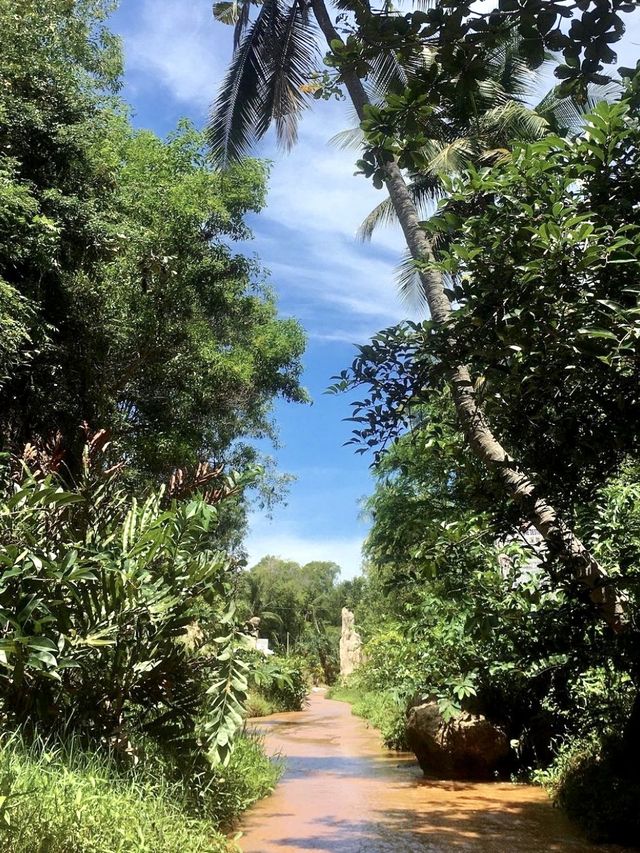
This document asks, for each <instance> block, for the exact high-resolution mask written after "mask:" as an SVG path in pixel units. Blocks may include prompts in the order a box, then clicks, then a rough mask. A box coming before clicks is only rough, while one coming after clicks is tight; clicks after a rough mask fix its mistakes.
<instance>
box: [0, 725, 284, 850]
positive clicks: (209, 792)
mask: <svg viewBox="0 0 640 853" xmlns="http://www.w3.org/2000/svg"><path fill="white" fill-rule="evenodd" d="M279 774H280V768H279V767H278V766H277V765H274V764H273V763H271V762H269V760H268V759H267V758H266V756H265V755H264V752H263V751H262V748H261V744H260V741H259V740H258V739H256V738H253V737H247V738H240V739H239V740H238V743H237V747H236V750H235V752H234V754H233V756H232V759H231V762H230V764H229V766H228V767H226V768H224V769H220V770H215V771H213V772H212V773H210V774H207V779H206V783H203V782H197V781H195V780H192V781H191V782H189V780H177V781H170V780H169V779H168V775H167V773H163V772H162V765H161V764H160V763H158V762H153V764H151V763H149V766H146V767H145V766H143V765H142V764H141V765H138V766H137V767H135V768H133V769H129V770H128V771H127V772H122V771H120V770H118V768H117V767H116V766H115V764H114V763H113V761H110V760H109V759H108V758H106V757H104V756H100V755H99V754H87V753H84V752H82V751H80V750H78V749H77V748H76V747H75V746H73V745H72V746H71V747H68V748H66V749H65V750H61V749H57V750H51V749H47V748H46V747H44V746H42V745H38V746H36V747H30V748H27V747H25V746H24V745H23V744H22V743H20V741H19V739H18V738H17V737H13V738H6V739H5V741H4V743H3V744H2V746H1V747H0V853H134V851H135V853H228V851H232V850H236V849H237V848H236V847H235V846H234V845H233V844H232V843H231V842H229V841H228V840H227V839H226V838H225V836H224V835H223V834H222V833H221V832H220V830H219V827H221V826H223V827H227V828H228V827H229V826H230V825H231V824H232V823H233V821H234V820H235V819H236V818H237V817H238V815H239V814H240V812H241V811H243V810H244V809H245V808H247V807H248V806H249V805H251V803H253V802H255V800H256V799H259V798H260V797H262V796H264V795H266V794H268V793H269V792H270V791H271V790H272V789H273V787H274V785H275V784H276V782H277V779H278V777H279Z"/></svg>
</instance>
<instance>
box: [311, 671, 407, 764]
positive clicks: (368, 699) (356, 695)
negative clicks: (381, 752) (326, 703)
mask: <svg viewBox="0 0 640 853" xmlns="http://www.w3.org/2000/svg"><path fill="white" fill-rule="evenodd" d="M327 698H329V699H337V700H338V701H339V702H348V703H349V704H350V705H351V711H352V713H353V714H355V716H356V717H362V718H363V719H365V720H367V722H369V723H371V725H372V726H373V727H374V728H376V729H378V730H379V732H380V734H381V736H382V741H383V743H384V745H385V746H387V747H389V749H407V748H408V747H407V743H406V735H405V719H406V718H405V707H404V704H403V703H402V702H400V701H399V700H398V698H397V697H396V696H395V695H394V694H393V693H391V692H385V691H376V692H374V691H366V690H362V689H360V688H356V687H352V686H349V685H339V684H337V685H334V686H333V687H331V688H329V690H328V691H327Z"/></svg>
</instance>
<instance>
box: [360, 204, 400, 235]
mask: <svg viewBox="0 0 640 853" xmlns="http://www.w3.org/2000/svg"><path fill="white" fill-rule="evenodd" d="M395 221H396V212H395V208H394V206H393V204H392V202H391V199H390V198H388V197H387V198H385V200H384V201H381V202H380V204H377V205H376V206H375V207H374V208H373V210H372V211H371V213H370V214H369V215H368V216H367V218H366V219H365V220H364V222H362V224H361V225H360V227H359V228H358V232H357V235H356V236H357V239H358V240H362V242H363V243H365V242H368V241H369V240H371V238H372V236H373V232H374V231H375V230H376V228H379V227H380V226H381V225H389V224H391V223H392V222H395Z"/></svg>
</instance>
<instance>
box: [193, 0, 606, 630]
mask: <svg viewBox="0 0 640 853" xmlns="http://www.w3.org/2000/svg"><path fill="white" fill-rule="evenodd" d="M338 5H339V6H340V8H342V9H345V8H346V9H349V10H350V11H352V12H353V11H356V12H357V16H356V18H357V24H358V26H359V27H362V23H363V22H365V21H366V20H367V18H370V17H371V15H372V14H373V13H372V10H371V8H370V6H369V4H368V2H367V0H352V2H351V3H349V0H338ZM356 6H357V8H355V7H356ZM254 9H255V10H257V14H256V16H255V18H254V19H253V20H251V18H252V16H251V13H252V11H253V10H254ZM214 12H215V14H216V15H217V17H218V18H219V19H221V20H226V21H227V22H230V23H231V22H232V23H235V27H236V31H235V39H234V41H235V47H234V53H233V58H232V61H231V65H230V67H229V70H228V72H227V75H226V77H225V80H224V82H223V85H222V88H221V91H220V93H219V95H218V98H217V100H216V102H215V105H214V110H213V114H212V118H211V122H210V124H209V128H208V137H209V142H210V146H211V150H212V153H213V156H214V158H215V159H216V160H217V161H218V162H219V163H224V162H225V161H226V160H227V159H228V158H229V157H231V158H234V157H239V156H241V155H242V154H244V153H246V152H247V151H248V150H249V149H250V148H251V145H252V144H253V142H254V141H255V140H256V139H258V138H260V137H261V136H263V135H264V133H265V132H266V131H267V129H268V128H269V126H270V125H271V124H272V123H273V124H275V127H276V132H277V134H278V138H279V140H280V142H281V143H282V144H283V145H284V146H285V147H289V146H291V145H292V144H293V143H294V142H295V140H296V132H297V125H298V120H299V117H300V114H301V112H302V110H303V109H304V108H305V106H307V104H308V101H307V98H308V96H307V94H306V93H305V88H306V84H307V83H308V81H309V80H310V79H311V77H312V75H313V74H314V72H315V71H317V69H318V64H319V50H318V47H317V42H316V25H317V27H318V28H319V29H320V31H321V33H322V35H323V36H324V38H325V40H326V42H327V44H328V45H329V46H332V43H333V47H335V46H336V42H337V43H338V44H343V41H342V39H341V37H340V34H339V33H338V31H337V30H336V28H335V26H334V24H333V21H332V18H331V16H330V14H329V11H328V9H327V7H326V5H325V2H324V0H262V2H260V0H223V2H221V3H218V4H216V6H215V7H214ZM384 12H385V13H386V14H390V11H389V6H388V4H386V3H385V6H384ZM314 19H315V21H314ZM334 52H335V51H334ZM358 70H359V71H360V69H358ZM366 70H367V72H368V73H367V74H366V75H365V77H366V78H367V79H366V82H368V83H370V84H372V85H373V86H375V85H376V84H377V85H378V86H381V85H384V84H386V85H388V86H390V87H392V86H394V85H398V84H399V83H401V82H402V78H403V76H404V75H405V74H406V73H411V71H410V70H409V72H407V70H406V68H404V67H403V66H402V65H400V63H398V62H397V61H396V60H395V57H394V55H393V53H392V51H382V50H380V51H379V54H378V55H377V57H375V58H374V59H373V60H369V61H368V65H367V69H366ZM339 71H340V79H341V82H342V83H343V84H344V87H345V88H346V90H347V93H348V95H349V98H350V99H351V102H352V104H353V106H354V108H355V111H356V113H357V116H358V119H359V120H360V121H363V120H364V119H365V114H366V109H367V107H368V106H369V105H371V103H372V101H371V97H370V95H369V93H368V91H367V87H366V85H365V83H364V82H363V80H362V79H361V77H360V76H359V75H358V73H356V70H355V69H354V67H353V66H352V65H350V64H349V63H344V64H343V65H342V67H340V69H339ZM458 90H459V91H460V92H461V94H463V95H464V87H463V86H458ZM442 118H444V117H442ZM451 153H453V152H451ZM378 170H379V173H380V174H381V175H382V176H383V181H384V184H385V186H386V189H387V192H388V194H389V200H390V204H391V205H392V206H393V210H394V214H395V216H396V218H397V220H398V223H399V224H400V227H401V229H402V231H403V234H404V237H405V240H406V242H407V247H408V250H409V253H410V256H411V258H412V259H413V260H414V261H423V262H424V261H427V262H429V263H428V264H422V265H421V266H420V267H419V268H418V275H419V278H420V286H421V289H422V292H423V293H424V297H425V302H426V304H427V306H428V309H429V313H430V316H431V320H432V322H433V323H435V324H436V325H438V326H446V325H447V322H448V319H449V316H450V313H451V303H450V301H449V298H448V296H447V293H446V289H445V282H444V280H443V277H442V275H441V273H439V272H438V271H437V269H435V268H434V267H433V266H431V265H430V262H433V261H434V260H435V255H434V250H433V245H432V243H431V240H430V238H429V236H428V235H427V233H426V232H425V230H424V229H423V228H422V226H421V223H420V219H421V217H420V213H419V210H418V208H417V206H416V201H415V198H414V194H412V192H411V191H410V189H409V188H408V187H407V183H406V181H405V178H404V175H403V173H402V170H401V169H400V167H399V166H398V164H397V162H395V161H394V160H388V159H386V158H383V157H378ZM447 362H448V363H447V364H445V365H444V367H445V370H446V377H447V380H448V384H449V386H450V389H451V395H452V399H453V402H454V405H455V408H456V412H457V414H458V418H459V421H460V424H461V427H462V429H463V430H464V432H465V435H466V438H467V442H468V444H469V447H470V449H471V450H472V451H473V452H474V453H475V454H476V456H477V457H478V458H479V459H481V460H482V462H483V463H484V464H485V465H486V466H487V467H488V468H489V469H491V470H493V471H494V472H495V473H496V475H497V477H498V478H499V480H500V481H501V482H502V485H503V488H504V490H505V493H506V494H508V495H509V496H510V498H511V499H513V500H514V501H516V502H517V503H518V504H519V505H520V507H521V511H522V512H523V515H524V516H525V517H526V518H527V519H528V520H529V521H530V523H531V524H533V526H534V527H535V528H536V529H537V530H538V531H539V532H540V533H541V535H542V536H543V538H544V539H545V540H546V541H547V543H548V545H549V546H550V548H551V549H552V550H553V551H554V552H556V553H558V554H559V555H561V557H562V558H563V561H564V563H565V564H566V565H567V566H568V567H569V568H570V571H571V573H572V575H573V576H574V578H575V579H576V580H577V581H578V582H580V583H581V584H583V585H584V586H585V587H586V588H587V590H588V592H589V595H590V597H591V599H592V601H593V602H594V604H595V605H596V607H597V608H598V609H599V611H600V612H601V614H602V615H603V616H604V618H605V620H606V621H607V623H608V624H609V625H610V626H611V627H612V628H614V630H617V629H618V627H619V624H620V620H621V618H622V613H621V605H620V602H619V600H618V597H617V595H616V592H615V589H614V588H613V587H612V586H611V585H610V584H609V583H608V582H607V578H606V574H605V572H604V570H603V569H602V567H601V566H600V565H599V564H598V562H597V561H596V560H595V558H594V557H593V556H592V554H590V552H589V551H588V550H587V548H586V547H585V546H584V545H583V543H582V542H581V541H580V540H579V539H578V538H577V536H576V535H575V534H574V533H573V531H572V530H571V528H570V527H569V526H568V525H567V524H566V523H565V522H564V521H563V519H562V518H560V516H559V514H558V513H557V511H556V510H555V509H554V507H553V506H551V505H550V504H549V502H548V501H547V500H546V499H545V498H544V497H543V496H542V495H541V494H540V492H539V489H538V488H537V486H536V485H535V484H534V482H533V480H532V479H531V477H530V476H529V475H528V474H527V473H526V472H524V471H523V470H522V468H521V467H520V466H519V465H518V464H517V463H516V461H515V460H514V459H513V458H512V457H511V455H510V454H509V453H508V452H507V450H506V449H505V448H504V447H502V445H501V444H500V441H499V440H498V438H497V437H496V436H495V435H494V434H493V432H492V430H491V427H490V424H489V423H488V421H487V418H486V416H485V414H484V411H483V410H482V407H481V405H480V403H479V401H478V399H477V397H476V393H475V383H474V381H473V379H472V377H471V376H470V374H469V371H468V369H467V368H466V367H465V366H464V365H462V364H458V360H457V354H456V351H455V343H452V344H451V350H450V352H449V353H448V359H447Z"/></svg>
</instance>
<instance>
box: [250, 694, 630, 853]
mask: <svg viewBox="0 0 640 853" xmlns="http://www.w3.org/2000/svg"><path fill="white" fill-rule="evenodd" d="M254 725H255V728H257V729H258V730H260V731H262V732H263V733H264V734H265V735H266V748H267V751H268V752H269V753H270V754H272V755H274V754H277V753H281V754H282V755H283V756H285V757H286V772H285V774H284V776H283V777H282V780H281V781H280V784H279V785H278V787H277V789H276V791H275V792H274V794H273V795H272V796H271V797H268V798H267V799H266V800H262V801H261V802H260V803H258V804H257V805H256V806H254V807H253V809H251V810H250V812H249V813H248V815H247V816H246V818H245V821H244V824H243V825H242V827H241V829H242V831H243V833H244V834H243V836H242V838H241V839H240V842H239V843H240V846H241V848H242V850H243V851H244V853H276V851H278V853H280V851H282V853H284V851H287V853H294V851H305V850H317V851H325V853H327V852H328V851H331V853H333V851H336V853H414V851H415V853H424V851H428V853H446V851H467V850H469V851H476V853H490V852H491V853H525V851H526V853H533V851H567V853H570V851H571V853H583V851H584V853H586V851H591V853H596V851H599V852H600V853H605V851H606V853H611V851H614V850H617V849H618V848H615V847H611V846H595V845H592V844H589V843H587V842H586V841H584V840H583V839H582V838H581V836H580V835H579V834H578V832H577V831H576V830H575V829H573V827H572V826H571V824H570V823H569V822H568V821H567V820H566V818H564V816H563V815H562V814H561V813H560V812H558V811H557V810H556V809H554V808H553V807H552V805H551V804H550V802H549V800H548V799H547V797H546V795H545V793H544V791H542V790H541V789H540V788H535V787H531V786H528V785H512V784H508V783H503V782H496V783H467V782H451V781H443V780H435V779H425V778H424V777H423V776H422V773H421V771H420V769H419V768H418V766H417V765H416V763H415V759H414V756H413V755H410V754H405V753H397V752H388V751H386V750H384V749H382V748H381V746H380V739H379V735H378V733H377V732H376V731H374V730H372V729H369V728H367V726H366V724H365V723H364V722H363V721H362V720H360V719H358V718H356V717H353V716H352V715H351V708H350V706H349V705H347V704H345V703H343V702H336V701H333V700H331V699H326V698H325V697H324V695H323V694H322V693H320V692H315V693H313V694H312V696H311V700H310V704H309V707H308V709H307V710H305V711H301V712H299V713H289V714H275V715H273V716H271V717H265V718H263V719H262V720H258V721H254Z"/></svg>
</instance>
